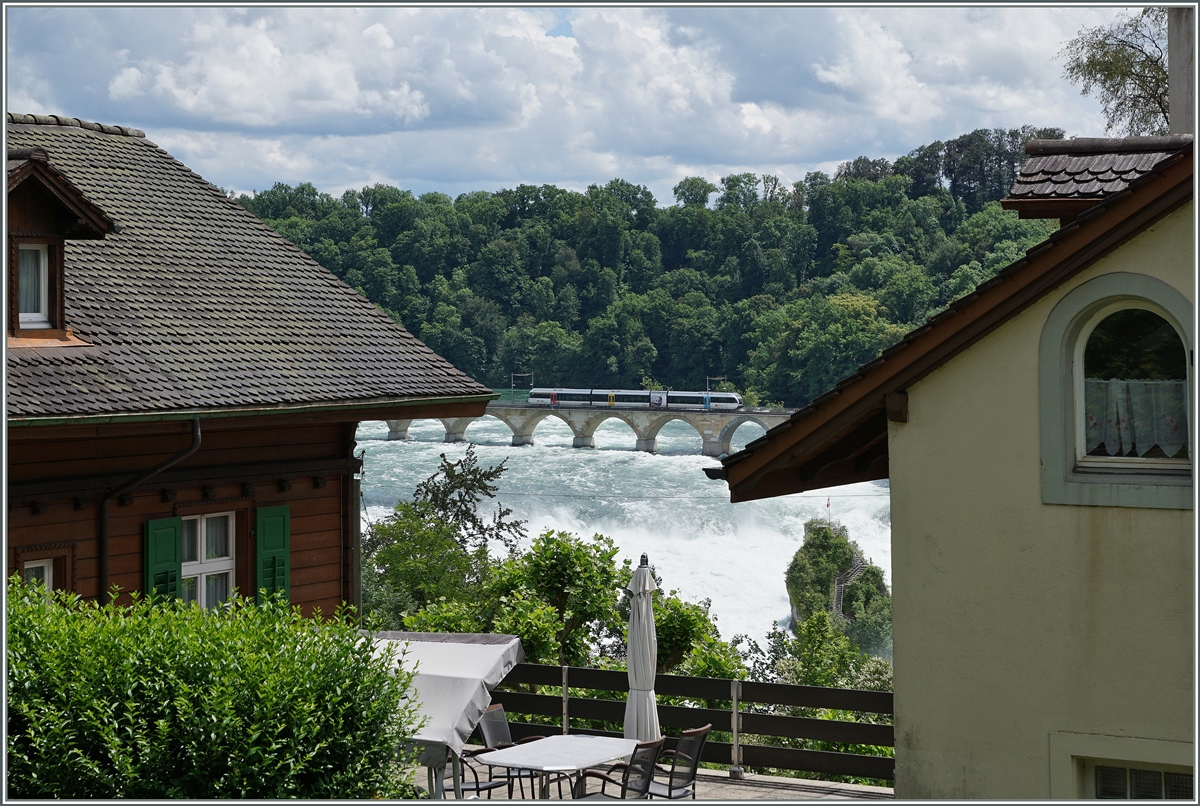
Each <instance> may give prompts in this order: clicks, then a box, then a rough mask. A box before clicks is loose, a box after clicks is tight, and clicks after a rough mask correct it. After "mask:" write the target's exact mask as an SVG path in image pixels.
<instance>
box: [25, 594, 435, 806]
mask: <svg viewBox="0 0 1200 806" xmlns="http://www.w3.org/2000/svg"><path fill="white" fill-rule="evenodd" d="M347 615H348V614H347V613H339V614H337V617H336V618H335V619H334V620H332V621H325V622H321V621H319V620H316V621H314V620H310V619H304V618H302V617H301V616H300V612H299V609H298V608H295V609H294V608H289V607H288V606H287V604H286V603H284V602H281V601H277V600H276V601H271V602H268V603H265V604H264V605H262V606H256V605H254V604H253V603H250V602H248V601H247V600H243V599H240V598H237V597H235V598H234V599H232V600H230V601H229V602H227V603H226V604H225V605H223V606H222V607H221V608H220V609H219V610H216V611H209V610H201V609H200V608H197V607H196V606H195V605H192V604H184V603H183V602H181V601H178V600H167V601H164V600H154V601H151V600H148V599H144V598H140V597H139V596H138V594H136V593H135V594H134V596H133V603H132V604H131V605H128V606H118V605H116V604H114V603H110V604H107V605H104V606H99V605H97V604H96V603H95V602H84V601H83V600H81V599H80V598H79V597H78V596H76V595H74V594H69V593H66V592H62V591H58V592H55V593H54V595H53V596H49V595H48V594H47V593H46V591H45V590H44V589H43V588H41V587H40V586H39V587H32V588H31V587H26V586H24V585H22V584H21V583H20V582H19V580H18V579H17V578H16V577H13V579H11V580H10V582H9V588H8V603H7V617H8V679H7V693H8V723H7V727H8V731H7V735H8V743H7V753H8V787H9V789H8V794H9V796H10V797H16V798H104V799H112V798H144V799H148V798H197V799H199V798H228V797H235V798H311V799H326V798H347V797H349V798H368V797H402V796H404V795H406V794H408V795H411V794H412V792H413V790H412V789H411V788H410V787H406V786H405V785H404V784H403V781H402V778H401V776H400V770H399V761H398V756H397V749H398V748H399V747H401V746H402V745H403V743H404V742H405V740H406V738H407V737H411V736H412V735H413V733H414V732H415V730H416V725H415V719H416V709H415V707H414V704H413V700H412V694H411V691H412V690H411V682H412V675H411V673H410V672H408V671H405V670H404V669H402V668H401V669H399V670H396V669H395V659H394V658H392V657H390V656H384V657H375V656H374V654H373V649H372V644H371V643H370V642H369V641H366V640H364V639H363V637H362V635H361V634H360V633H359V632H358V630H357V629H356V626H355V625H354V624H352V620H351V619H348V618H346V616H347Z"/></svg>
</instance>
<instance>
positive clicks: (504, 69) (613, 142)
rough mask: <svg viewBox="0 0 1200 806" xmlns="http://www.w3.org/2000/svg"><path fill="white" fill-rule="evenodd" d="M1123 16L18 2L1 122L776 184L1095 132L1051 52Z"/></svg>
mask: <svg viewBox="0 0 1200 806" xmlns="http://www.w3.org/2000/svg"><path fill="white" fill-rule="evenodd" d="M1121 11H1122V9H1118V8H1088V7H1081V6H1065V7H1058V8H1044V7H1009V8H996V7H963V8H953V7H944V6H939V7H933V8H928V7H926V8H897V7H886V8H867V7H857V8H856V7H839V8H824V7H781V6H775V7H757V8H744V7H733V8H717V7H709V8H677V7H668V8H640V7H634V6H623V7H610V8H597V7H585V8H558V7H556V8H533V7H487V8H466V7H448V8H447V7H440V8H439V7H404V8H395V7H387V8H385V7H359V8H354V7H348V6H347V7H326V8H303V7H302V8H283V7H255V8H238V7H233V6H218V7H204V8H185V7H161V8H152V7H136V6H135V7H124V8H119V7H60V8H50V7H27V8H18V7H13V6H9V7H7V9H6V14H7V21H6V22H7V25H6V29H5V30H6V43H5V45H6V59H7V65H6V66H7V69H6V71H5V75H6V82H7V83H6V87H5V89H6V98H5V102H6V103H5V108H6V109H7V110H8V111H13V112H31V113H40V114H59V115H66V116H70V117H78V118H83V119H85V120H93V121H97V122H100V123H109V124H118V125H125V126H133V127H136V128H140V129H143V130H144V131H145V132H146V133H147V136H148V137H149V138H150V139H151V140H153V141H154V142H155V143H157V144H158V145H159V146H161V147H163V148H165V149H166V150H167V151H169V152H170V153H171V154H172V155H173V156H174V157H176V158H177V159H179V160H180V161H182V162H183V163H185V164H186V165H188V167H190V168H191V169H192V170H194V171H196V172H197V173H199V174H201V175H202V176H204V177H205V178H206V179H207V180H208V181H210V182H212V183H213V184H215V185H218V186H220V187H222V188H225V189H227V190H231V191H236V192H251V191H254V190H264V189H266V188H269V187H271V186H272V185H273V184H275V183H276V182H285V183H288V184H291V185H295V184H297V183H299V182H305V181H307V182H312V183H313V184H315V185H316V186H317V187H318V188H319V189H320V190H323V191H327V192H330V193H333V194H335V195H339V194H340V193H341V192H342V191H344V190H346V189H348V188H361V187H364V186H367V185H372V184H375V183H385V184H391V185H396V186H399V187H403V188H406V189H410V190H412V191H414V192H416V193H424V192H428V191H440V192H443V193H448V194H450V195H451V196H456V195H458V194H459V193H464V192H469V191H475V190H488V191H494V190H498V189H500V188H505V187H515V186H516V185H518V184H543V183H548V184H556V185H558V186H560V187H566V188H570V189H574V190H583V189H585V188H586V187H587V186H588V185H590V184H603V183H605V182H607V181H608V180H610V179H612V178H615V177H620V178H622V179H626V180H628V181H630V182H633V183H635V184H641V185H645V186H647V187H649V188H650V190H651V191H652V192H653V193H654V195H655V198H656V199H657V200H658V203H659V204H660V205H668V204H672V203H674V198H673V195H672V188H673V187H674V185H675V184H676V183H677V182H678V181H679V180H680V179H682V178H684V177H685V176H703V177H705V178H707V179H709V180H710V181H713V182H714V183H716V182H717V181H718V180H719V178H720V177H722V176H726V175H729V174H731V173H740V172H745V171H750V172H753V173H756V174H760V175H761V174H773V175H776V176H778V177H779V178H780V179H782V180H783V181H784V182H787V183H791V182H794V181H797V180H800V179H803V178H804V175H805V174H806V173H808V172H809V171H813V170H824V171H826V172H832V170H833V169H834V168H836V166H837V164H838V163H839V162H841V161H843V160H847V159H853V158H854V157H857V156H860V155H866V156H870V157H872V158H875V157H887V158H889V159H894V158H895V157H897V156H900V155H902V154H905V153H907V152H909V151H911V150H912V149H913V148H916V147H918V146H921V145H924V144H926V143H930V142H933V141H935V140H945V139H948V138H952V137H956V136H958V135H960V134H964V133H966V132H969V131H972V130H974V129H976V128H981V127H983V128H992V127H1003V128H1013V127H1017V126H1021V125H1023V124H1032V125H1034V126H1039V127H1042V126H1057V127H1060V128H1062V129H1064V130H1066V132H1067V135H1068V136H1073V135H1077V136H1102V135H1103V134H1104V117H1103V115H1102V114H1101V111H1100V104H1099V103H1098V102H1097V101H1096V100H1095V99H1094V98H1085V97H1083V96H1081V95H1080V92H1079V89H1078V87H1076V86H1073V85H1072V84H1070V83H1069V82H1068V81H1066V80H1065V79H1063V78H1062V69H1063V65H1062V62H1061V61H1059V60H1056V59H1055V55H1056V54H1057V53H1058V52H1059V50H1060V49H1061V47H1062V45H1063V43H1064V42H1066V41H1067V40H1069V39H1070V38H1072V37H1073V36H1075V34H1076V33H1077V32H1078V31H1079V29H1080V28H1081V27H1084V26H1095V25H1101V24H1104V23H1107V22H1108V21H1110V20H1112V19H1113V18H1114V17H1115V16H1116V15H1117V14H1119V13H1121Z"/></svg>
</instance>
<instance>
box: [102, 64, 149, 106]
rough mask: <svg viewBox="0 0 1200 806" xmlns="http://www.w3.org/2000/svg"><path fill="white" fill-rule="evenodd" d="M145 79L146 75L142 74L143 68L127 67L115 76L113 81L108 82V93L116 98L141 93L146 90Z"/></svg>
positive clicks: (130, 96)
mask: <svg viewBox="0 0 1200 806" xmlns="http://www.w3.org/2000/svg"><path fill="white" fill-rule="evenodd" d="M144 79H145V76H143V75H142V71H141V70H139V69H137V68H136V67H125V68H123V69H122V70H120V71H119V72H118V73H117V74H116V75H115V76H113V78H112V81H110V82H108V95H109V97H110V98H113V99H116V100H124V99H126V98H132V97H133V96H135V95H141V94H142V92H143V91H144V90H143V89H142V84H143V81H144Z"/></svg>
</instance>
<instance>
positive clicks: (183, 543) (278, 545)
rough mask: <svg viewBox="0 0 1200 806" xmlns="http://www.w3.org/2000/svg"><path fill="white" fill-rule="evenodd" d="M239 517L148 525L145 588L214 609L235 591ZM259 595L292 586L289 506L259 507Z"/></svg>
mask: <svg viewBox="0 0 1200 806" xmlns="http://www.w3.org/2000/svg"><path fill="white" fill-rule="evenodd" d="M235 523H236V518H235V517H234V515H233V513H229V512H221V513H214V514H205V515H194V516H189V517H187V518H163V519H161V520H153V521H147V523H146V525H145V546H144V560H145V562H144V566H145V590H146V592H147V593H151V594H157V595H160V596H169V597H178V598H182V599H183V600H184V601H186V602H195V603H196V604H197V605H199V606H201V607H208V608H213V607H216V606H217V605H219V604H220V603H221V602H223V601H225V600H226V599H227V598H229V596H230V595H231V594H232V591H233V587H234V577H235V573H236V570H237V562H236V559H235V558H236V552H235V544H236V540H237V535H235V534H234V532H235V528H234V524H235ZM254 537H255V542H254V546H255V560H254V563H255V575H254V583H255V588H256V590H257V594H258V595H259V597H260V598H261V595H262V594H263V593H264V592H265V593H266V594H267V595H271V594H274V593H277V592H282V593H283V594H284V596H285V597H287V596H288V595H289V594H290V588H291V512H290V509H289V508H288V507H286V506H278V507H259V508H258V510H257V512H256V517H255V534H254Z"/></svg>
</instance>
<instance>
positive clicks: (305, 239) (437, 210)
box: [238, 126, 1063, 406]
mask: <svg viewBox="0 0 1200 806" xmlns="http://www.w3.org/2000/svg"><path fill="white" fill-rule="evenodd" d="M1062 136H1063V132H1062V131H1061V130H1058V129H1034V128H1032V127H1029V126H1026V127H1023V128H1021V129H1010V130H1004V129H995V130H987V129H980V130H977V131H974V132H971V133H970V134H966V135H963V136H961V137H958V138H956V139H954V140H950V141H948V142H945V143H942V142H936V143H932V144H929V145H925V146H921V147H920V148H917V149H914V150H913V151H912V152H911V153H910V154H909V155H907V156H905V157H901V158H900V159H897V160H896V162H895V163H894V164H893V163H890V162H888V160H886V159H870V158H868V157H859V158H858V159H855V160H852V161H848V162H845V163H842V164H841V165H840V166H839V168H838V170H837V171H836V173H835V175H834V176H833V177H829V176H827V175H825V174H823V173H820V172H814V173H809V174H808V175H807V176H805V177H804V179H803V180H802V181H797V182H794V183H792V184H788V183H786V182H785V181H783V180H781V179H780V178H779V177H776V176H756V175H755V174H752V173H745V174H733V175H730V176H726V177H725V178H723V179H722V180H721V183H720V187H717V186H714V185H713V184H711V183H710V182H708V181H706V180H704V179H702V178H699V177H689V178H687V179H684V180H683V181H682V182H680V183H679V184H678V185H677V186H676V187H675V188H674V195H675V202H676V203H675V204H674V205H673V206H668V207H660V206H659V203H658V200H656V199H655V198H654V196H653V195H652V194H651V193H650V192H649V191H648V190H647V189H646V188H644V187H641V186H637V185H632V184H630V183H629V182H626V181H624V180H621V179H614V180H612V181H611V182H609V183H608V184H606V185H603V186H601V185H592V186H591V187H589V188H588V189H587V192H585V193H578V192H573V191H568V190H563V189H561V188H558V187H555V186H553V185H542V186H541V187H534V186H531V185H521V186H519V187H517V188H515V189H512V190H501V191H499V192H496V193H489V192H485V191H479V192H475V193H465V194H463V195H460V196H459V197H458V198H457V199H451V198H450V197H449V196H446V195H444V194H441V193H425V194H422V195H421V196H414V195H413V194H412V193H411V192H409V191H406V190H401V189H398V188H394V187H389V186H385V185H375V186H373V187H367V188H363V189H362V190H361V191H354V190H350V191H347V192H346V193H345V194H343V195H342V197H341V198H333V197H331V196H330V195H328V194H324V193H319V192H318V191H317V190H316V188H314V187H313V186H312V185H311V184H308V183H303V184H300V185H298V186H296V187H294V188H293V187H290V186H288V185H283V184H277V185H276V186H275V187H273V188H272V189H270V190H268V191H264V192H261V193H255V194H254V195H253V196H245V195H243V196H240V197H239V198H238V201H239V202H240V203H241V204H243V205H244V206H245V207H246V208H247V209H249V210H250V211H252V212H253V213H255V214H256V215H258V216H259V217H260V218H262V219H263V220H265V221H266V222H267V223H268V224H270V225H271V226H272V227H274V228H275V229H277V230H278V231H279V232H281V233H282V234H283V235H284V236H285V237H287V238H288V239H290V240H291V241H293V242H294V243H295V244H297V245H298V246H299V247H301V248H302V249H304V250H305V251H306V252H308V253H309V254H310V255H312V256H313V257H314V258H315V259H316V260H317V261H319V262H320V263H321V264H322V265H324V266H325V267H327V268H328V269H329V270H330V271H332V272H333V273H334V274H336V275H337V276H338V277H340V278H342V279H343V280H345V281H346V282H347V283H349V284H350V285H351V286H353V287H355V288H357V289H358V290H359V291H360V293H362V294H363V295H365V296H366V297H367V298H368V299H370V300H372V301H373V302H375V303H377V304H379V305H380V306H382V307H383V308H384V309H385V310H387V311H388V312H389V313H390V314H391V315H393V316H394V317H395V318H396V319H397V320H398V321H400V322H401V323H403V324H404V326H405V327H407V328H408V329H409V330H411V331H412V332H413V333H415V334H417V335H418V336H419V337H420V338H421V339H422V340H424V341H425V342H426V343H427V344H428V345H429V346H430V347H431V348H433V349H434V350H436V351H437V352H438V353H440V354H442V355H443V356H445V357H446V358H448V359H449V360H450V361H452V362H453V363H454V364H456V365H457V366H459V367H461V368H462V369H463V370H465V371H466V372H468V373H470V374H471V375H473V376H475V377H476V378H478V379H480V380H482V381H484V382H486V383H490V384H492V385H494V386H507V385H508V383H509V373H511V372H532V373H534V380H535V381H536V383H537V384H538V385H541V386H549V385H555V386H596V387H626V388H628V387H633V388H642V387H643V386H657V385H661V386H664V387H670V388H675V389H685V388H687V389H703V388H705V380H706V376H726V377H727V378H728V379H729V380H728V383H729V384H730V385H732V387H735V388H737V389H739V390H742V391H744V392H745V393H746V394H747V397H748V402H755V401H762V402H768V401H770V402H777V403H785V404H787V405H790V406H798V405H802V404H804V403H806V402H807V401H809V400H811V399H812V398H813V397H815V396H817V395H818V394H820V393H821V392H823V391H824V390H826V389H827V388H829V387H830V386H831V385H832V384H833V383H834V382H835V381H837V380H838V379H839V378H841V377H842V376H844V375H846V374H848V373H849V372H851V371H853V370H854V369H855V368H857V367H858V366H859V365H860V364H862V363H865V362H866V361H868V360H870V359H871V358H873V357H875V356H876V355H877V354H878V353H879V352H880V351H881V350H882V349H883V348H885V347H887V346H888V345H890V344H891V343H893V342H895V341H896V340H897V339H898V338H899V337H900V336H901V335H903V333H904V332H906V331H907V330H909V329H911V328H912V327H913V326H914V325H915V324H919V323H920V322H922V321H924V320H925V318H926V317H928V316H929V315H931V314H932V313H935V312H936V311H938V310H939V309H940V308H942V307H944V306H945V305H946V304H947V303H948V302H950V301H951V300H952V299H954V298H956V297H959V296H961V295H963V294H965V293H967V292H969V291H970V290H972V289H973V288H974V287H975V285H976V284H978V283H979V282H981V281H982V280H984V279H986V278H988V277H991V276H992V275H993V274H995V272H996V271H997V270H998V269H1000V268H1003V267H1004V266H1006V265H1008V264H1009V263H1011V262H1012V261H1014V260H1016V259H1018V258H1019V257H1020V256H1022V255H1023V254H1024V251H1025V250H1026V249H1027V248H1028V247H1030V246H1032V245H1033V244H1035V243H1037V242H1039V241H1041V240H1043V239H1044V238H1045V237H1046V236H1047V235H1048V234H1049V233H1050V232H1051V231H1052V230H1053V228H1054V225H1053V224H1052V223H1048V222H1044V221H1019V220H1018V219H1017V216H1016V214H1015V213H1009V212H1005V211H1003V210H1001V209H1000V206H999V205H998V204H997V203H996V200H997V199H999V198H1001V197H1003V196H1004V195H1005V194H1006V193H1007V191H1008V189H1009V187H1010V186H1011V184H1012V180H1013V177H1014V176H1015V174H1016V172H1017V170H1018V169H1019V167H1020V165H1021V163H1022V162H1023V161H1024V158H1025V155H1024V151H1023V147H1024V143H1025V141H1026V140H1028V139H1029V138H1031V137H1043V138H1045V137H1050V138H1060V137H1062Z"/></svg>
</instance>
